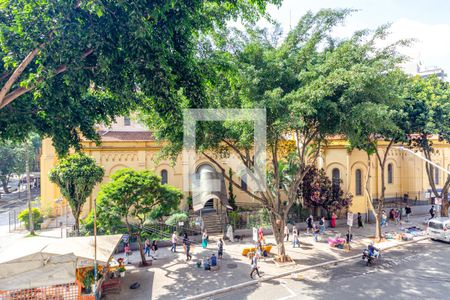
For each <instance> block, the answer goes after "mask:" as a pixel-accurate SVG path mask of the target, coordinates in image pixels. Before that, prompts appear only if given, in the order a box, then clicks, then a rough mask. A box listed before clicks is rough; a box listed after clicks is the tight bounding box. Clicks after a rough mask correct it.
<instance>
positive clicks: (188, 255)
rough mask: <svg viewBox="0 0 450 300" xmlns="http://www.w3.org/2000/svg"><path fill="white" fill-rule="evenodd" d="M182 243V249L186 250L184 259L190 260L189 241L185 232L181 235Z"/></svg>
mask: <svg viewBox="0 0 450 300" xmlns="http://www.w3.org/2000/svg"><path fill="white" fill-rule="evenodd" d="M183 245H184V249H185V251H186V260H187V261H188V260H191V259H192V256H191V254H190V253H189V251H190V250H191V241H190V240H189V237H188V235H187V233H186V232H185V233H184V236H183Z"/></svg>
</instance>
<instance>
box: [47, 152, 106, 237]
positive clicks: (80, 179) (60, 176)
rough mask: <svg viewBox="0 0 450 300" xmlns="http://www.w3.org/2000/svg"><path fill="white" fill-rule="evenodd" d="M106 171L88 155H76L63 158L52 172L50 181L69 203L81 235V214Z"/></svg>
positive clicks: (76, 228) (77, 230)
mask: <svg viewBox="0 0 450 300" xmlns="http://www.w3.org/2000/svg"><path fill="white" fill-rule="evenodd" d="M103 175H104V170H103V169H102V168H101V167H99V166H97V164H96V162H95V160H94V159H93V158H91V157H89V156H87V155H86V154H83V153H75V154H71V155H69V156H67V157H64V158H62V159H61V160H60V161H59V162H58V164H57V165H56V166H55V167H54V168H53V169H51V170H50V173H49V178H50V181H51V182H53V183H55V184H56V185H57V186H58V187H59V189H60V191H61V194H62V195H63V196H64V197H65V198H66V199H67V201H68V202H69V205H70V208H71V209H72V213H73V216H74V218H75V231H76V232H77V233H79V229H80V226H79V222H80V214H81V210H82V208H83V205H84V203H85V202H86V199H87V198H88V197H89V196H90V195H91V193H92V190H93V189H94V187H95V185H96V184H97V183H99V182H101V181H102V179H103Z"/></svg>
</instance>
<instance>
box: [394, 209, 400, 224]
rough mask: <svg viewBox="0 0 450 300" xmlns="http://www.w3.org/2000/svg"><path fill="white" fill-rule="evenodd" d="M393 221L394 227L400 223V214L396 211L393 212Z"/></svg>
mask: <svg viewBox="0 0 450 300" xmlns="http://www.w3.org/2000/svg"><path fill="white" fill-rule="evenodd" d="M394 220H395V225H398V223H399V222H400V212H399V211H398V210H395V211H394Z"/></svg>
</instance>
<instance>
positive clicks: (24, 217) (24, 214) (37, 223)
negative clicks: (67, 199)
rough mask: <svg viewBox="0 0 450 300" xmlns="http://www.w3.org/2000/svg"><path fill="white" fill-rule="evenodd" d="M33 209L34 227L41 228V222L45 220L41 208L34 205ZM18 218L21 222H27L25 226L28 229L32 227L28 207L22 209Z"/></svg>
mask: <svg viewBox="0 0 450 300" xmlns="http://www.w3.org/2000/svg"><path fill="white" fill-rule="evenodd" d="M31 211H32V212H33V223H34V229H36V230H38V229H41V224H42V223H43V222H44V220H43V219H42V218H41V212H40V210H39V209H38V208H36V207H33V209H32V210H31ZM18 218H19V220H20V221H21V222H23V223H25V227H26V228H27V229H30V219H29V217H28V208H26V209H24V210H23V211H21V212H20V214H19V216H18Z"/></svg>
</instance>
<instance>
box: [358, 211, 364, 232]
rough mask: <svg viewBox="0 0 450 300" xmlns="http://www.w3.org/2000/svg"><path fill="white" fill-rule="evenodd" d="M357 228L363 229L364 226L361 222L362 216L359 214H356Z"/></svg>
mask: <svg viewBox="0 0 450 300" xmlns="http://www.w3.org/2000/svg"><path fill="white" fill-rule="evenodd" d="M358 228H364V224H363V220H362V216H361V213H360V212H359V213H358Z"/></svg>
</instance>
